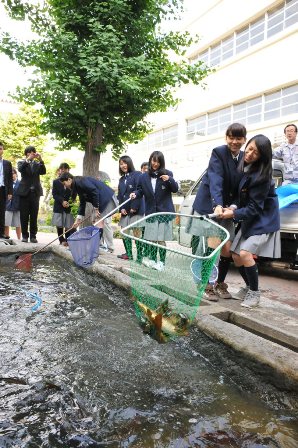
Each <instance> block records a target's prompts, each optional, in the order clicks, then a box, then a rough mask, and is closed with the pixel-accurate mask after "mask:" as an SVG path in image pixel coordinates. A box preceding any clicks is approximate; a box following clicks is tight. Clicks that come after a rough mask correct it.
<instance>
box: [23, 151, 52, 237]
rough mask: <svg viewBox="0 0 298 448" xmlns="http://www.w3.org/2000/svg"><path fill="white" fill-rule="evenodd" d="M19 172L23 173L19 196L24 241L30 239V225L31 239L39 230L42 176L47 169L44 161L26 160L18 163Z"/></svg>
mask: <svg viewBox="0 0 298 448" xmlns="http://www.w3.org/2000/svg"><path fill="white" fill-rule="evenodd" d="M18 170H19V172H20V173H21V180H20V185H19V187H18V194H19V196H20V216H21V227H22V236H23V238H24V239H28V238H29V232H28V225H29V224H30V239H34V238H36V234H37V230H38V227H37V218H38V211H39V200H40V196H42V195H43V190H42V186H41V183H40V176H41V175H43V174H46V167H45V165H44V162H43V161H39V162H37V161H36V160H32V161H28V160H26V159H24V160H21V161H20V162H18Z"/></svg>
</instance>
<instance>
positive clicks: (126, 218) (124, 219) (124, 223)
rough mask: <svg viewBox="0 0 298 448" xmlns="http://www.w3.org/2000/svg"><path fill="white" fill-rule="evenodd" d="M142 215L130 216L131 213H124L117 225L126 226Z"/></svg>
mask: <svg viewBox="0 0 298 448" xmlns="http://www.w3.org/2000/svg"><path fill="white" fill-rule="evenodd" d="M143 217H144V215H132V216H131V215H126V216H122V215H121V218H120V221H119V225H120V227H127V226H129V225H130V224H134V223H135V222H136V221H138V220H139V219H142V218H143ZM142 224H143V223H142ZM141 227H143V226H142V225H141Z"/></svg>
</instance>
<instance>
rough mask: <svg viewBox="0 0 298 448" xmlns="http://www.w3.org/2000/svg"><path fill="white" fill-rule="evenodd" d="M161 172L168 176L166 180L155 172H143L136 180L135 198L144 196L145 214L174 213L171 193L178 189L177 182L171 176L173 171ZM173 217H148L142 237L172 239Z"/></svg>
mask: <svg viewBox="0 0 298 448" xmlns="http://www.w3.org/2000/svg"><path fill="white" fill-rule="evenodd" d="M163 174H166V175H168V176H169V180H168V181H163V180H162V179H161V178H160V176H161V174H160V173H158V172H157V174H156V175H154V176H150V175H149V173H143V174H142V175H141V176H140V178H139V182H138V186H137V191H136V195H137V198H141V197H143V196H144V198H145V215H146V216H147V215H150V214H152V213H158V212H160V213H162V212H171V213H175V208H174V204H173V199H172V193H176V192H177V191H178V188H179V186H178V183H177V182H176V181H175V179H174V178H173V173H172V172H171V171H169V170H164V171H163ZM172 220H173V217H172V216H169V217H166V216H161V217H153V218H149V219H148V220H147V221H146V224H145V231H144V239H146V240H149V241H169V240H172V239H173V230H172Z"/></svg>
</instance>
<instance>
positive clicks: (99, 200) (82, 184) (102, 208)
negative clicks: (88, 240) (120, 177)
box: [73, 176, 118, 216]
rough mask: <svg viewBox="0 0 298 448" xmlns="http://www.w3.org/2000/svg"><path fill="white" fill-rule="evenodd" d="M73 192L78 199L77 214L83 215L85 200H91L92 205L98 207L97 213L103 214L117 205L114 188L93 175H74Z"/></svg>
mask: <svg viewBox="0 0 298 448" xmlns="http://www.w3.org/2000/svg"><path fill="white" fill-rule="evenodd" d="M73 193H74V194H76V193H77V194H78V196H79V199H80V205H79V209H78V216H85V209H86V202H91V204H92V205H93V207H95V208H98V210H99V213H100V214H102V215H103V216H105V215H106V214H108V213H109V212H111V211H112V210H113V209H114V208H115V207H116V206H117V205H118V202H117V198H116V196H115V193H114V190H113V189H112V188H110V187H109V186H108V185H106V184H105V183H104V182H101V181H100V180H97V179H95V178H93V177H89V176H76V177H74V178H73Z"/></svg>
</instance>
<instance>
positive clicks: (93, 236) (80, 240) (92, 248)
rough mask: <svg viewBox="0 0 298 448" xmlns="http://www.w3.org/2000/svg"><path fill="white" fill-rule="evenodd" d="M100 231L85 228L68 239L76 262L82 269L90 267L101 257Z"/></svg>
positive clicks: (93, 228) (95, 228)
mask: <svg viewBox="0 0 298 448" xmlns="http://www.w3.org/2000/svg"><path fill="white" fill-rule="evenodd" d="M99 240H100V229H99V228H98V227H94V226H88V227H83V228H82V229H80V230H79V231H77V232H74V233H73V234H72V235H71V236H69V237H68V238H67V242H68V245H69V249H70V251H71V254H72V256H73V260H74V262H75V263H76V264H77V265H78V266H81V267H84V266H90V265H91V264H93V263H94V261H95V259H96V258H97V257H98V255H99Z"/></svg>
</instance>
